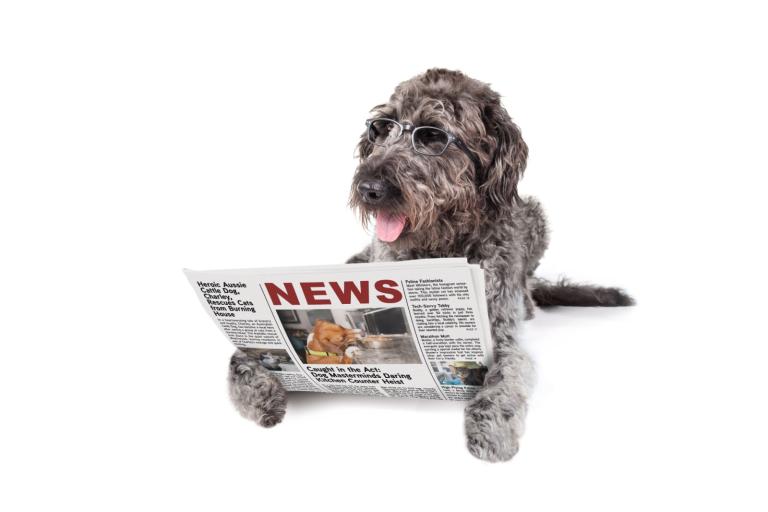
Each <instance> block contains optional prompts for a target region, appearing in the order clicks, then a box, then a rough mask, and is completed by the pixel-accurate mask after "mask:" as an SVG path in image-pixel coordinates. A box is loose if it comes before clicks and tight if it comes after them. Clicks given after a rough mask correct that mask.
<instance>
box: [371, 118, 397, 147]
mask: <svg viewBox="0 0 768 512" xmlns="http://www.w3.org/2000/svg"><path fill="white" fill-rule="evenodd" d="M399 135H400V126H398V125H397V123H395V122H394V121H391V120H389V119H376V120H374V121H371V123H370V125H369V126H368V140H370V141H371V142H373V143H374V144H382V145H383V144H385V143H387V141H388V140H390V138H393V139H396V138H397V137H398V136H399Z"/></svg>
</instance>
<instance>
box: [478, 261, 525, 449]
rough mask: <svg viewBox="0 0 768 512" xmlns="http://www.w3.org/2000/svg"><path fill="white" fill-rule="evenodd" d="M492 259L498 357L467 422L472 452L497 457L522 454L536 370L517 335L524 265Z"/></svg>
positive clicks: (490, 288)
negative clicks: (523, 435)
mask: <svg viewBox="0 0 768 512" xmlns="http://www.w3.org/2000/svg"><path fill="white" fill-rule="evenodd" d="M489 263H490V262H486V264H484V265H483V266H484V267H485V269H486V293H487V297H488V314H489V320H490V322H491V333H492V335H493V340H494V354H493V360H494V362H493V365H491V368H490V369H489V371H488V374H487V375H486V377H485V383H484V387H483V389H481V390H480V392H479V393H478V394H477V395H476V396H475V398H473V399H472V400H471V401H470V402H469V404H467V408H466V409H465V411H464V412H465V423H464V425H465V430H466V435H467V447H468V448H469V451H470V453H472V455H474V456H475V457H478V458H480V459H483V460H488V461H492V462H497V461H504V460H509V459H511V458H512V457H513V456H514V455H515V454H516V453H517V450H518V446H519V441H520V436H522V434H523V429H524V426H525V414H526V412H527V409H528V395H529V393H530V389H531V384H532V382H533V373H534V371H533V363H532V362H531V360H530V358H529V357H528V355H527V354H526V353H525V351H524V350H523V349H522V348H521V347H520V345H519V344H518V342H517V339H516V329H517V325H519V322H520V321H521V320H522V317H523V316H524V314H525V298H524V297H525V288H524V285H523V286H521V285H520V284H519V283H520V282H521V279H519V276H520V275H522V269H521V265H515V264H508V263H506V262H505V261H504V260H502V259H499V260H498V261H496V262H493V264H489ZM516 270H517V271H516ZM510 274H511V275H510Z"/></svg>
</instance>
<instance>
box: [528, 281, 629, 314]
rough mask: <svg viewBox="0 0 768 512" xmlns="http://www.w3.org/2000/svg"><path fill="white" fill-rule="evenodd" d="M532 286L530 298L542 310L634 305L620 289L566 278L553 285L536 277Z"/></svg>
mask: <svg viewBox="0 0 768 512" xmlns="http://www.w3.org/2000/svg"><path fill="white" fill-rule="evenodd" d="M532 285H533V286H532V288H531V296H532V297H533V300H534V302H536V305H537V306H539V307H542V308H546V307H550V306H582V307H589V306H592V307H595V306H602V307H618V306H634V304H635V299H633V298H632V297H630V296H629V294H628V293H627V292H625V291H624V290H622V289H621V288H608V287H605V286H595V285H591V284H580V283H572V282H570V281H568V280H567V279H566V278H560V279H559V280H558V281H556V282H554V283H553V282H552V281H547V280H546V279H541V278H538V277H537V278H534V279H533V282H532Z"/></svg>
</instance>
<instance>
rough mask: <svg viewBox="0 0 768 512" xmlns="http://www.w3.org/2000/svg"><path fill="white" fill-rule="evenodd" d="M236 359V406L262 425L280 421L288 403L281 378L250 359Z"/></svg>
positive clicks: (231, 384) (232, 390) (231, 378)
mask: <svg viewBox="0 0 768 512" xmlns="http://www.w3.org/2000/svg"><path fill="white" fill-rule="evenodd" d="M232 359H233V361H232V364H231V365H230V375H229V396H230V398H231V399H232V403H233V404H234V405H235V408H236V409H237V410H238V411H239V412H240V414H241V415H242V416H243V417H244V418H247V419H249V420H253V421H255V422H256V423H258V424H259V425H261V426H262V427H273V426H275V425H277V424H278V423H280V422H281V421H282V420H283V417H284V416H285V408H286V404H287V395H286V392H285V388H283V386H282V384H280V381H278V380H277V378H276V377H275V376H273V375H271V374H270V373H269V372H267V371H266V370H263V369H261V368H260V367H257V366H255V365H254V364H252V363H251V362H250V361H243V360H236V359H235V357H233V358H232ZM256 365H258V363H256Z"/></svg>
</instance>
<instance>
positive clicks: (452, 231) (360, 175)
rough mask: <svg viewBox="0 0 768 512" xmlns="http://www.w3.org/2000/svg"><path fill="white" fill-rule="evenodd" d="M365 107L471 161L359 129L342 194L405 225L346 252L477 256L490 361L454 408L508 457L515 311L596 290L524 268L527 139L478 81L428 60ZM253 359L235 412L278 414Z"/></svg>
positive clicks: (241, 372)
mask: <svg viewBox="0 0 768 512" xmlns="http://www.w3.org/2000/svg"><path fill="white" fill-rule="evenodd" d="M374 114H375V115H377V116H383V117H388V118H393V119H396V120H400V121H407V122H408V123H411V124H414V125H416V126H418V125H431V126H438V127H441V128H443V129H444V130H446V131H448V132H450V133H452V134H454V135H456V136H458V137H459V138H460V139H461V140H462V141H464V143H465V145H466V146H467V148H468V149H469V151H471V152H472V153H473V154H474V155H475V156H476V157H477V161H478V162H479V164H480V165H479V166H478V165H476V163H475V162H474V161H473V159H472V158H470V157H469V156H468V155H467V154H466V153H465V152H463V151H460V150H459V149H458V148H456V147H455V146H450V147H449V148H448V150H447V151H446V152H445V153H444V154H443V155H441V156H439V157H430V156H424V155H420V154H418V153H416V152H414V151H413V150H412V148H411V147H410V145H409V143H408V141H407V140H406V139H407V138H406V137H403V138H402V139H401V140H399V141H398V142H397V143H396V144H394V145H390V146H386V147H382V146H374V145H372V144H371V143H370V142H368V140H367V138H366V136H365V134H363V135H362V136H361V138H360V142H359V144H358V149H359V155H360V165H359V166H358V169H357V171H356V173H355V176H354V178H353V183H352V191H351V196H350V205H351V206H352V207H353V208H354V209H356V210H357V211H358V212H359V213H360V217H361V219H362V221H363V223H364V224H365V223H367V222H368V221H369V219H370V218H371V217H373V216H375V215H376V214H377V213H378V212H385V213H388V214H390V215H392V214H397V215H403V216H405V217H406V218H407V224H406V228H405V231H403V233H402V234H401V235H400V236H399V237H398V238H397V239H396V240H395V241H393V242H389V243H385V242H382V241H379V240H378V239H374V240H373V242H372V243H371V244H370V245H369V246H367V247H366V248H365V249H363V251H361V252H360V253H358V254H356V255H354V256H352V257H351V258H350V259H349V260H348V263H360V262H374V261H399V260H410V259H418V258H439V257H457V256H458V257H466V258H467V259H468V260H469V261H470V262H472V263H479V264H480V265H481V266H482V268H483V269H484V270H485V275H486V295H487V299H488V306H489V308H488V309H489V319H490V323H491V331H492V336H493V341H494V356H493V360H494V362H493V365H492V367H491V368H490V369H489V371H488V374H487V375H486V378H485V386H484V388H483V389H482V390H481V391H480V392H479V393H478V394H477V396H476V397H475V398H474V399H473V400H472V401H470V402H469V404H468V405H467V407H466V410H465V430H466V436H467V446H468V448H469V451H470V452H471V453H472V454H473V455H475V456H476V457H479V458H481V459H485V460H489V461H502V460H508V459H510V458H511V457H513V456H514V455H515V453H517V450H518V446H519V439H520V436H521V435H522V433H523V428H524V424H525V415H526V412H527V402H528V396H529V393H530V389H531V384H532V381H533V379H534V369H533V364H532V362H531V360H530V358H529V357H528V356H527V354H526V353H525V352H524V351H523V350H522V348H521V347H520V345H519V344H518V340H517V330H518V326H519V324H520V322H521V321H522V320H524V319H525V318H530V317H532V316H533V312H534V306H533V302H534V300H542V301H545V299H546V301H548V302H547V304H548V305H550V304H554V303H558V302H557V301H558V300H560V301H561V302H560V303H573V304H574V305H575V303H578V302H581V304H578V305H586V304H585V302H586V301H584V300H582V301H578V300H571V298H573V297H575V296H576V295H577V291H578V290H582V292H583V293H584V294H586V295H588V294H589V293H592V292H593V291H594V290H598V289H597V288H589V289H586V288H583V287H578V286H576V287H570V285H567V284H566V283H562V284H561V285H552V284H546V283H544V282H543V281H540V280H537V279H536V278H534V276H533V273H534V270H535V269H536V267H537V266H538V263H539V260H540V258H541V257H542V255H543V254H544V251H545V250H546V248H547V245H548V243H549V233H548V230H547V224H546V219H545V217H544V213H543V210H542V208H541V205H540V204H539V202H538V201H536V200H535V199H533V198H521V197H520V196H519V195H518V193H517V183H518V181H519V180H520V178H521V177H522V174H523V172H524V171H525V167H526V163H527V157H528V146H527V145H526V144H525V142H524V141H523V138H522V135H521V133H520V130H519V128H518V127H517V125H515V123H514V122H512V119H511V118H510V117H509V114H508V113H507V111H506V110H505V109H504V107H503V106H502V105H501V102H500V97H499V95H498V94H497V93H496V92H494V91H493V90H492V89H491V88H490V87H489V86H488V85H487V84H485V83H482V82H479V81H477V80H474V79H471V78H469V77H467V76H465V75H464V74H462V73H460V72H457V71H448V70H445V69H431V70H429V71H427V72H426V73H424V74H422V75H419V76H417V77H415V78H413V79H411V80H408V81H406V82H403V83H401V84H400V85H399V86H397V88H396V89H395V92H394V94H393V95H392V96H391V98H390V99H389V101H388V102H387V103H386V104H382V105H379V106H377V107H375V108H374ZM365 180H376V181H377V182H378V183H381V184H383V187H382V190H386V191H387V194H386V197H385V198H383V199H381V200H378V199H377V200H376V201H375V204H374V203H373V202H372V201H371V200H370V197H366V196H365V194H363V193H361V192H360V190H361V188H360V183H361V182H363V181H365ZM599 290H600V291H599V293H598V295H599V296H600V297H608V296H611V292H610V290H613V289H609V288H599ZM588 292H589V293H588ZM586 295H582V297H584V296H586ZM592 295H593V296H594V293H593V294H592ZM620 296H621V295H620V294H618V292H616V293H614V294H613V298H614V302H615V304H612V305H619V304H618V303H619V302H620V300H619V298H618V297H620ZM593 304H594V305H598V304H595V301H593ZM593 304H590V305H593ZM599 305H605V304H599ZM235 358H238V363H237V364H235V363H234V361H235ZM243 361H246V362H243ZM252 363H253V362H252V361H249V360H248V359H243V358H241V357H240V356H238V354H237V353H236V354H235V356H234V357H233V364H232V365H230V375H231V377H230V378H231V383H232V386H231V390H232V398H233V401H234V402H235V404H236V406H237V407H238V409H239V410H240V411H241V413H242V414H243V415H244V416H246V417H249V418H252V419H255V420H256V421H259V422H263V423H267V424H274V423H276V422H277V421H280V419H281V418H282V415H283V413H284V407H285V393H284V392H282V391H281V389H280V388H279V385H277V383H276V381H274V380H271V379H267V378H266V377H267V376H266V375H264V374H265V373H266V372H262V370H261V369H260V368H258V367H257V365H258V363H255V364H252Z"/></svg>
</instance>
